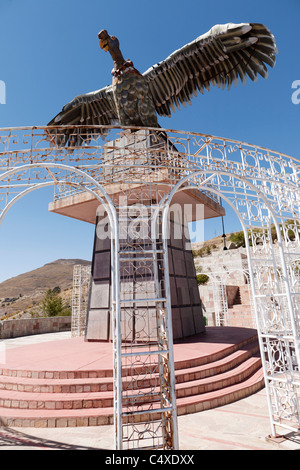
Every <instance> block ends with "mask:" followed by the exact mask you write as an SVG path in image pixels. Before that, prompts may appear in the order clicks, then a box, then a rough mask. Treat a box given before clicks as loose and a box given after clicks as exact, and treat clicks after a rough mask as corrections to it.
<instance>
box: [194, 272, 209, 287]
mask: <svg viewBox="0 0 300 470" xmlns="http://www.w3.org/2000/svg"><path fill="white" fill-rule="evenodd" d="M208 281H209V276H207V274H197V283H198V286H200V285H203V284H206V283H207V282H208Z"/></svg>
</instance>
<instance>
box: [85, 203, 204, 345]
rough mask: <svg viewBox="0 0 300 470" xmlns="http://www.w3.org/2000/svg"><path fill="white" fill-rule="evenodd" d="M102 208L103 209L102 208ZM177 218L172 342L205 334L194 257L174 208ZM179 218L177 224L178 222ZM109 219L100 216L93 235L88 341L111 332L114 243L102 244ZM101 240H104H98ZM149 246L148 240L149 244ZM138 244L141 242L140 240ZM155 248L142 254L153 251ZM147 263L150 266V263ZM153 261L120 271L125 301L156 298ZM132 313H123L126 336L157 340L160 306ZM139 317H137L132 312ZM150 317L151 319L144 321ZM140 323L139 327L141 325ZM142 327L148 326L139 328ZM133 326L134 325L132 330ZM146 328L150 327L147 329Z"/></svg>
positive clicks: (172, 251)
mask: <svg viewBox="0 0 300 470" xmlns="http://www.w3.org/2000/svg"><path fill="white" fill-rule="evenodd" d="M100 207H101V206H100ZM176 209H177V210H176V214H174V213H172V217H173V220H170V221H169V228H170V230H169V231H170V237H169V240H168V260H169V281H170V295H171V305H172V325H173V337H174V339H179V338H184V337H187V336H191V335H195V334H199V333H203V332H204V331H205V321H204V318H203V313H202V308H201V301H200V295H199V289H198V283H197V279H196V271H195V266H194V260H193V254H192V251H191V244H190V239H189V235H188V223H187V221H186V220H185V221H183V222H181V223H179V222H178V220H182V219H181V218H180V217H181V216H180V213H179V212H180V210H181V209H182V208H181V207H180V206H179V207H178V205H177V207H176ZM176 216H178V217H177V219H178V220H176ZM105 220H106V216H105V214H104V215H98V216H97V224H96V230H95V241H94V252H93V263H92V282H91V288H90V298H89V306H88V313H87V326H86V340H87V341H110V340H112V330H111V309H110V304H111V250H110V238H109V237H106V238H104V239H103V236H102V235H103V233H104V231H105V230H104V224H105ZM98 235H101V236H100V238H99V236H98ZM146 242H147V241H146ZM137 243H140V242H139V241H137ZM156 243H157V244H159V243H161V242H160V241H159V240H158V241H157V242H156ZM151 247H152V243H151V240H150V239H149V240H148V246H147V243H146V246H145V245H144V250H145V252H147V250H149V251H150V250H151ZM148 260H149V261H148ZM150 262H151V263H152V261H151V259H150V258H148V259H147V260H146V261H144V262H141V261H138V260H137V261H136V262H131V263H130V264H127V263H126V264H125V266H122V264H121V267H120V290H121V298H126V296H127V298H130V299H132V298H135V297H136V298H141V297H143V298H146V299H147V298H149V299H151V298H154V297H155V279H154V276H153V272H152V269H151V267H150ZM157 270H158V278H162V273H160V270H161V263H160V260H157ZM128 310H129V309H126V308H125V307H123V309H121V323H122V337H123V338H125V339H126V340H127V341H132V340H133V339H136V338H135V335H139V338H138V339H139V340H140V341H143V335H144V336H145V338H146V337H147V338H149V336H151V334H152V333H151V332H153V338H155V337H157V333H156V332H155V329H156V328H157V307H156V305H155V303H154V302H152V301H149V302H146V301H145V303H144V304H141V303H138V304H137V305H135V308H134V309H133V306H132V305H131V306H130V313H128ZM133 311H134V312H135V314H133V313H132V312H133ZM145 316H147V318H144V317H145ZM138 322H139V324H138ZM141 322H144V323H145V326H144V325H143V326H141ZM129 324H130V325H129ZM146 324H147V325H146Z"/></svg>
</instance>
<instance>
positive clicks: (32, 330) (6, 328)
mask: <svg viewBox="0 0 300 470" xmlns="http://www.w3.org/2000/svg"><path fill="white" fill-rule="evenodd" d="M69 330H71V316H69V317H42V318H28V319H23V320H5V321H2V322H0V338H1V339H7V338H17V337H19V336H29V335H37V334H41V333H57V332H59V331H69Z"/></svg>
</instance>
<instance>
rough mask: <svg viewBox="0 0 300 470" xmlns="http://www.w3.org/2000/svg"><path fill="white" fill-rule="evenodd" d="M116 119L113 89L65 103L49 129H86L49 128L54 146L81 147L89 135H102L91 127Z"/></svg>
mask: <svg viewBox="0 0 300 470" xmlns="http://www.w3.org/2000/svg"><path fill="white" fill-rule="evenodd" d="M117 119H118V115H117V110H116V106H115V101H114V97H113V91H112V86H111V85H110V86H107V87H105V88H102V89H101V90H97V91H93V92H91V93H86V94H84V95H78V96H76V97H75V98H74V99H73V100H72V101H70V103H67V104H66V105H65V106H64V107H63V109H62V110H61V112H60V113H59V114H57V115H56V116H55V117H54V118H53V119H52V120H51V121H50V122H49V123H48V126H88V127H86V128H76V127H75V128H72V129H69V128H68V127H66V128H63V127H62V128H59V129H54V128H53V129H48V134H50V136H51V137H52V138H53V139H54V141H55V144H56V145H59V146H60V145H69V146H73V145H82V144H83V143H84V142H87V141H89V140H90V138H91V137H92V136H95V135H100V134H102V133H104V130H102V129H96V128H95V127H94V126H99V125H104V126H109V125H113V124H114V123H115V122H116V120H117Z"/></svg>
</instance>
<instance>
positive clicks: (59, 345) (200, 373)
mask: <svg viewBox="0 0 300 470" xmlns="http://www.w3.org/2000/svg"><path fill="white" fill-rule="evenodd" d="M174 357H175V375H176V396H177V409H178V414H188V413H194V412H198V411H201V410H204V409H209V408H215V407H217V406H221V405H224V404H226V403H230V402H232V401H236V400H238V399H241V398H244V397H246V396H248V395H251V394H252V393H255V392H256V391H258V390H260V389H261V388H263V386H264V380H263V373H262V369H261V358H260V354H259V347H258V342H257V332H256V330H253V329H249V328H231V327H208V328H207V329H206V333H205V334H202V335H198V336H193V337H191V338H188V339H185V340H181V341H180V342H178V343H176V344H175V345H174ZM147 386H149V385H147V383H146V382H145V384H144V387H145V390H147ZM112 423H113V360H112V344H111V343H98V342H85V341H84V339H83V338H82V337H80V338H70V339H66V340H59V341H49V342H43V343H36V344H31V345H28V346H21V347H17V348H12V349H8V350H7V351H6V363H5V364H0V424H2V425H6V426H27V427H31V426H33V427H63V426H95V425H102V424H112Z"/></svg>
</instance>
